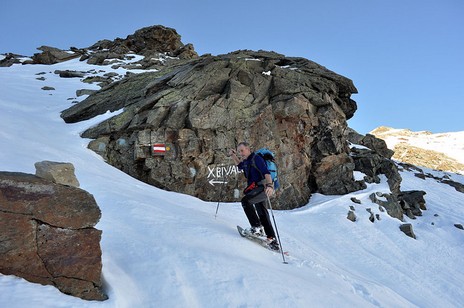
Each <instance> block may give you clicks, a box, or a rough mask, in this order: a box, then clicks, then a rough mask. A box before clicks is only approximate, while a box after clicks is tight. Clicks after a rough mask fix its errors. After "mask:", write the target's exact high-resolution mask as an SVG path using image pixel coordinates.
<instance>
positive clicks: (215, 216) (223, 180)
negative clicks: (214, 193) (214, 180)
mask: <svg viewBox="0 0 464 308" xmlns="http://www.w3.org/2000/svg"><path fill="white" fill-rule="evenodd" d="M225 182H226V178H223V179H222V188H221V193H220V194H219V200H218V203H217V206H216V214H214V219H216V218H217V214H218V211H219V203H220V202H221V199H222V193H223V191H224V184H225Z"/></svg>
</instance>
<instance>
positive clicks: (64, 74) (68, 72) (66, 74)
mask: <svg viewBox="0 0 464 308" xmlns="http://www.w3.org/2000/svg"><path fill="white" fill-rule="evenodd" d="M55 74H57V75H60V77H61V78H82V77H84V76H85V72H78V71H71V70H64V71H61V70H55Z"/></svg>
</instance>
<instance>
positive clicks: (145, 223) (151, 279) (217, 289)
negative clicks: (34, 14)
mask: <svg viewBox="0 0 464 308" xmlns="http://www.w3.org/2000/svg"><path fill="white" fill-rule="evenodd" d="M57 69H58V70H65V69H73V70H83V71H88V70H91V69H95V70H96V71H100V70H102V71H104V72H101V74H104V73H107V72H109V71H113V70H112V69H110V68H109V67H106V66H102V67H98V66H91V65H87V64H86V63H82V62H79V61H78V60H71V61H68V62H65V63H61V64H56V65H52V66H43V65H14V66H12V67H9V68H0V149H1V151H0V170H4V171H20V172H27V173H34V172H35V170H34V163H35V162H37V161H41V160H54V161H66V162H71V163H73V164H74V166H75V167H76V175H77V177H78V179H79V182H80V183H81V188H83V189H85V190H87V191H89V192H90V193H92V194H93V195H94V196H95V199H96V200H97V202H98V204H99V206H100V207H101V210H102V218H101V221H100V222H99V223H98V225H97V228H99V229H101V230H103V237H102V242H101V245H102V251H103V256H102V258H103V276H104V281H105V286H106V290H107V292H108V295H109V300H107V301H105V302H89V301H84V300H80V299H77V298H74V297H71V296H67V295H64V294H62V293H60V292H59V291H58V290H57V289H55V288H53V287H51V286H41V285H38V284H32V283H28V282H27V281H25V280H23V279H21V278H17V277H14V276H5V275H1V274H0V307H335V306H339V307H353V306H356V307H460V306H462V304H463V303H464V288H463V285H464V270H463V268H464V258H463V255H464V231H462V230H459V229H457V228H455V227H454V226H453V224H455V223H461V224H464V195H463V194H462V193H458V192H457V191H456V190H454V189H453V188H452V187H450V186H447V185H443V184H439V183H437V182H436V181H434V180H430V179H427V180H421V179H419V178H417V177H414V176H413V174H411V173H408V172H403V173H402V175H403V178H404V180H403V184H402V189H403V190H410V189H423V190H426V191H427V195H426V196H425V198H426V201H427V207H428V209H429V210H428V211H425V212H424V216H423V217H421V218H419V219H417V220H411V221H408V222H410V223H412V224H413V226H414V231H415V233H416V235H417V240H414V239H411V238H409V237H407V236H405V235H404V234H403V233H401V232H400V231H399V226H400V224H401V222H400V221H398V220H396V219H393V218H390V217H389V216H387V215H386V214H385V213H383V212H380V211H379V209H378V207H377V206H375V205H374V204H372V203H370V201H369V199H368V196H369V194H371V193H372V192H376V191H381V192H387V191H388V185H387V184H386V179H385V178H383V180H382V183H381V184H373V185H369V186H368V188H367V189H366V190H364V191H360V192H356V193H353V194H350V195H346V196H323V195H314V196H313V197H312V198H311V200H310V202H309V204H308V205H306V206H304V207H302V208H300V209H296V210H292V211H274V215H275V219H276V221H277V224H278V227H279V232H280V235H281V239H282V244H283V248H284V250H288V251H289V252H290V256H289V257H287V261H288V263H289V264H283V262H282V257H281V255H280V254H276V253H272V252H270V251H267V250H265V249H263V248H261V247H259V246H258V245H256V244H254V243H252V242H249V241H246V240H244V239H243V238H241V237H240V236H239V235H238V233H237V231H236V225H237V224H239V225H242V226H247V222H246V218H245V215H244V213H243V211H242V209H241V206H240V204H238V203H227V204H226V203H221V204H220V208H219V213H218V216H217V218H216V219H215V217H214V213H215V210H216V205H217V203H212V202H203V201H201V200H198V199H196V198H193V197H190V196H186V195H182V194H177V193H173V192H166V191H162V190H159V189H157V188H154V187H151V186H149V185H147V184H144V183H142V182H140V181H138V180H136V179H133V178H131V177H129V176H128V175H126V174H124V173H122V172H121V171H119V170H117V169H115V168H113V167H111V166H110V165H108V164H106V163H105V162H104V161H103V160H102V158H101V157H99V156H98V155H96V154H95V153H94V152H92V151H90V150H88V149H87V148H86V145H87V143H88V141H89V140H84V139H81V138H80V137H79V132H81V131H83V130H84V129H85V128H87V127H89V126H90V125H93V124H95V123H97V122H99V121H101V120H102V119H104V118H106V117H108V116H110V114H106V115H104V116H100V117H99V118H98V119H92V120H89V121H86V122H83V123H77V124H65V123H64V122H63V121H62V120H61V118H60V117H59V113H60V111H61V110H63V109H65V108H67V107H69V105H70V104H71V103H70V102H71V100H68V98H74V97H75V91H76V90H77V89H81V88H91V87H92V86H89V85H84V84H83V83H81V81H80V80H79V79H76V78H71V79H62V78H59V77H58V75H55V74H53V71H55V70H57ZM40 72H46V74H44V75H41V76H44V77H45V78H46V80H45V81H40V80H37V79H36V78H37V77H38V76H37V75H36V74H37V73H40ZM118 72H119V73H121V74H123V73H124V70H122V69H120V70H119V71H118ZM43 86H52V87H55V89H56V90H55V91H44V90H41V88H42V87H43ZM93 87H94V88H96V87H95V86H93ZM357 176H359V174H358V175H357ZM451 177H452V178H453V179H454V180H456V181H460V182H461V183H464V177H462V176H458V175H452V174H451ZM217 189H219V188H217ZM350 197H357V198H358V199H360V200H361V201H362V204H361V205H357V204H354V203H352V202H351V201H350ZM350 205H353V206H355V208H356V211H355V213H356V215H357V216H358V220H357V221H356V222H355V223H353V222H351V221H349V220H348V219H346V215H347V212H348V209H349V206H350ZM367 208H372V211H373V212H374V213H375V214H380V217H381V220H380V221H376V222H375V223H371V222H370V221H369V220H368V217H369V213H368V212H367V211H366V209H367ZM435 215H437V216H435Z"/></svg>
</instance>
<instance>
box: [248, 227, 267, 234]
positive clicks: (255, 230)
mask: <svg viewBox="0 0 464 308" xmlns="http://www.w3.org/2000/svg"><path fill="white" fill-rule="evenodd" d="M247 233H249V234H251V235H253V236H264V228H263V226H259V227H251V228H250V229H247Z"/></svg>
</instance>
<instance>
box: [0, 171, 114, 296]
mask: <svg viewBox="0 0 464 308" xmlns="http://www.w3.org/2000/svg"><path fill="white" fill-rule="evenodd" d="M100 216H101V212H100V209H99V208H98V206H97V204H96V202H95V199H94V198H93V196H92V195H91V194H89V193H88V192H86V191H84V190H82V189H79V188H76V187H72V186H66V185H62V184H57V183H54V182H52V181H49V180H46V179H42V178H39V177H37V176H35V175H31V174H25V173H14V172H0V273H2V274H5V275H16V276H19V277H22V278H24V279H26V280H28V281H31V282H36V283H41V284H44V285H53V286H55V287H57V288H58V289H59V290H60V291H62V292H63V293H66V294H70V295H73V296H77V297H80V298H83V299H86V300H105V299H107V296H106V295H105V293H104V291H103V290H102V278H101V269H102V262H101V249H100V239H101V231H100V230H97V229H95V228H94V226H95V224H96V223H97V222H98V221H99V219H100Z"/></svg>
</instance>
